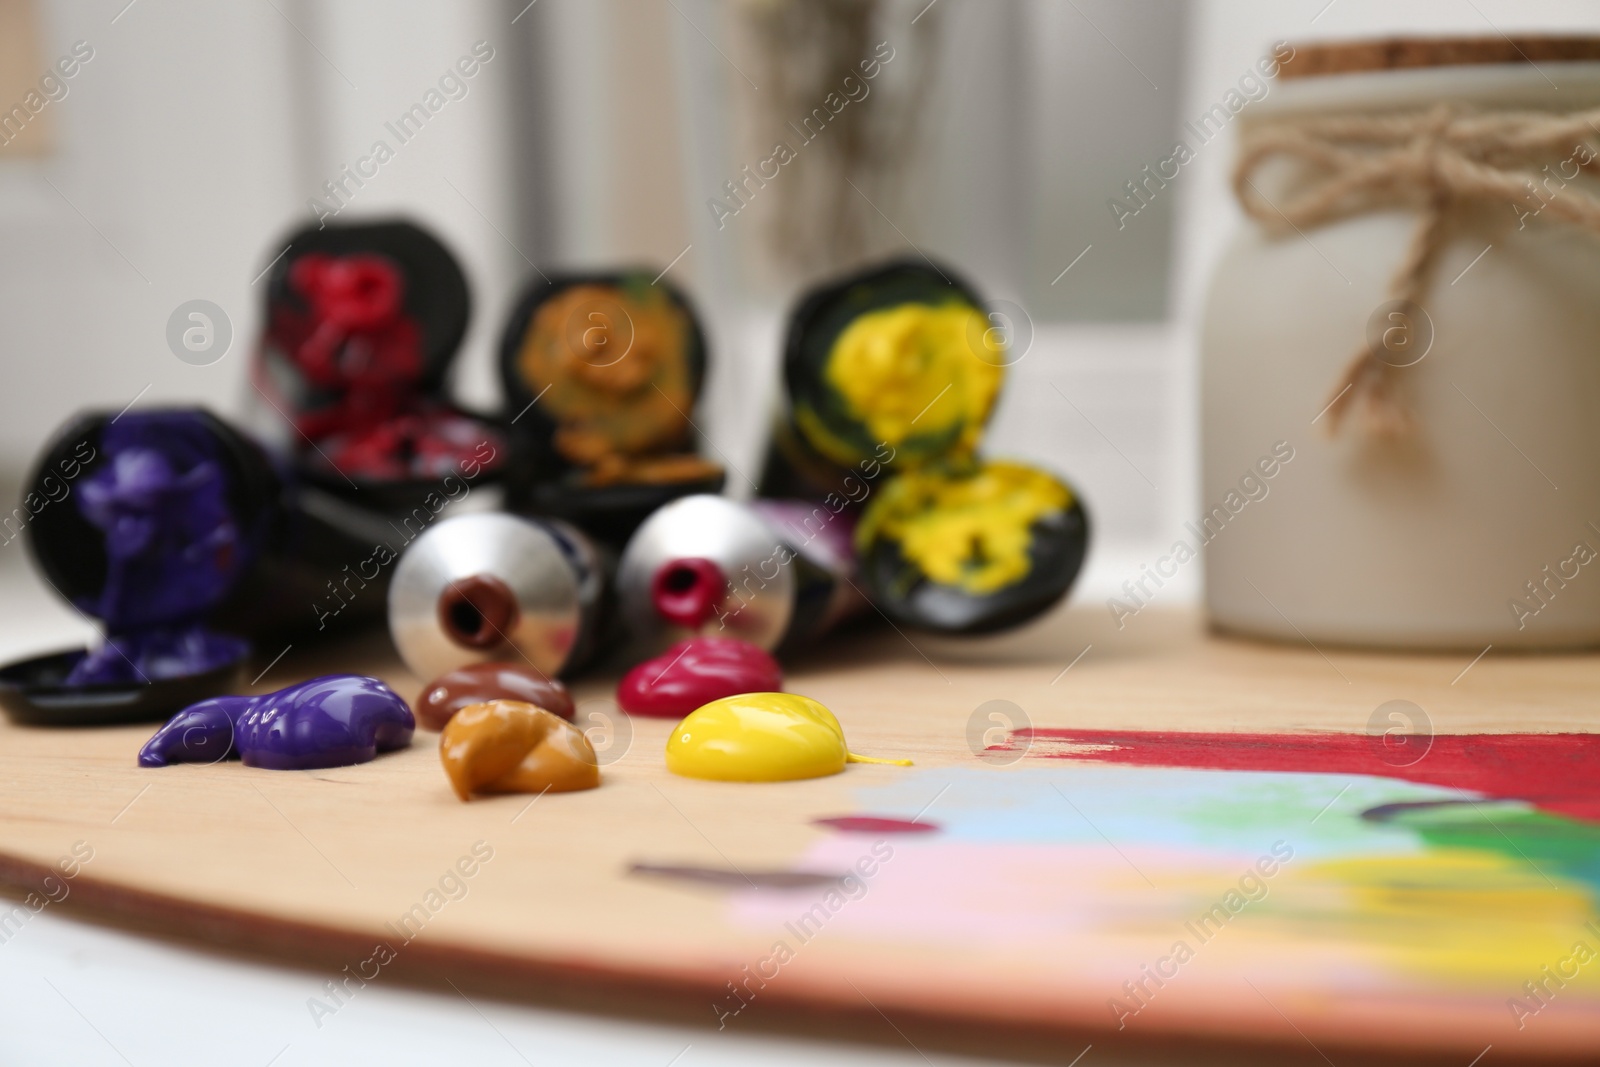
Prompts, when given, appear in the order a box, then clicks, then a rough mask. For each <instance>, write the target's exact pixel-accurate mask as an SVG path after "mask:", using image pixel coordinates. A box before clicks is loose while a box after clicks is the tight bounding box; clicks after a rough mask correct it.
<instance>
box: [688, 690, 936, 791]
mask: <svg viewBox="0 0 1600 1067" xmlns="http://www.w3.org/2000/svg"><path fill="white" fill-rule="evenodd" d="M846 763H892V764H894V765H895V766H899V767H909V766H910V765H911V761H910V760H886V759H873V758H871V757H868V756H857V755H856V754H855V753H853V752H851V751H849V750H848V749H847V748H846V747H845V740H844V729H843V728H842V727H841V726H840V725H839V720H838V719H836V718H834V717H833V712H831V711H829V710H828V709H827V708H825V707H823V706H822V705H821V704H818V703H817V702H816V701H815V700H812V699H810V698H809V697H803V696H797V695H796V694H794V693H743V694H741V695H739V696H732V697H723V698H722V699H721V700H713V701H712V702H711V703H709V704H705V705H702V706H701V707H700V708H698V709H696V710H695V711H693V712H691V713H690V714H689V715H688V716H687V717H685V718H684V720H683V721H682V722H680V723H678V727H677V729H675V730H673V731H672V736H671V737H669V738H668V739H667V769H668V770H669V771H671V772H672V773H673V774H681V775H683V776H684V777H686V778H709V779H712V780H714V781H719V782H787V781H793V780H795V779H798V778H821V777H823V776H825V775H829V774H838V773H839V772H840V771H842V770H844V766H845V764H846Z"/></svg>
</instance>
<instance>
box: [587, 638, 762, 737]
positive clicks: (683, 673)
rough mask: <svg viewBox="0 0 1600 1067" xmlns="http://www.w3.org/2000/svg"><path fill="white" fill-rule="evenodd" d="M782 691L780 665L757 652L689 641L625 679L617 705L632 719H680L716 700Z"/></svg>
mask: <svg viewBox="0 0 1600 1067" xmlns="http://www.w3.org/2000/svg"><path fill="white" fill-rule="evenodd" d="M782 688H783V672H782V671H781V670H779V668H778V661H777V660H775V659H773V658H772V657H771V656H769V655H767V653H766V652H764V651H762V650H761V648H759V647H758V646H756V645H753V644H751V643H750V642H748V641H739V640H736V639H735V638H732V637H691V638H690V639H689V640H687V641H680V642H678V643H677V644H676V645H673V646H672V647H671V648H669V649H667V650H666V651H665V652H663V653H662V654H661V655H659V656H657V657H656V658H655V659H647V660H645V661H644V662H643V663H641V664H639V665H638V666H637V667H635V668H633V669H632V670H631V671H629V672H628V673H627V674H624V675H623V676H622V681H621V682H619V683H618V684H617V703H618V704H620V705H622V710H623V711H626V712H627V713H628V714H629V715H655V716H662V717H666V718H674V719H680V718H682V717H683V716H685V715H687V714H689V713H690V712H691V711H693V710H694V709H696V708H698V707H700V706H701V705H702V704H709V703H710V702H711V701H713V700H721V699H722V698H723V697H731V696H738V695H739V694H740V693H775V692H778V691H779V690H781V689H782Z"/></svg>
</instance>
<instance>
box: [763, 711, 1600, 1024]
mask: <svg viewBox="0 0 1600 1067" xmlns="http://www.w3.org/2000/svg"><path fill="white" fill-rule="evenodd" d="M1024 743H1027V744H1028V746H1029V750H1028V758H1027V759H1025V760H1024V761H1023V762H1022V763H1020V764H1018V765H1015V766H1013V767H1010V768H1007V769H1003V770H1002V769H997V768H990V767H982V768H977V767H973V768H959V769H952V770H921V771H917V772H908V773H907V774H906V775H904V776H897V778H896V779H895V780H894V781H893V782H891V783H888V784H885V785H878V786H872V787H865V788H861V789H858V790H856V792H855V800H856V803H857V810H860V811H870V812H873V813H874V814H875V816H876V817H879V818H884V819H911V818H913V817H918V818H922V817H926V818H936V819H937V821H938V824H939V826H940V832H939V833H936V834H935V833H930V834H920V835H915V836H911V837H908V838H906V839H905V840H904V841H903V843H898V844H897V846H896V847H897V853H896V863H895V868H894V870H893V871H888V872H885V877H884V878H882V879H881V880H880V881H879V882H878V883H876V884H875V885H874V888H873V891H872V893H871V894H870V895H869V896H867V897H866V898H864V899H863V900H862V901H860V902H858V903H857V904H856V905H854V906H853V907H852V908H851V909H850V912H849V914H848V915H842V916H840V917H839V920H838V922H837V923H836V924H835V925H834V926H833V927H830V930H829V936H830V937H840V938H850V939H855V940H859V941H870V942H875V943H884V942H897V943H902V944H912V945H918V946H926V945H928V944H930V943H933V944H944V945H952V946H956V947H965V948H967V949H969V950H970V951H973V952H984V951H992V950H998V949H1001V948H1002V947H1004V946H1011V949H1008V950H1023V947H1024V946H1026V949H1025V950H1026V951H1028V952H1030V953H1040V954H1047V955H1045V956H1044V958H1055V959H1059V960H1061V961H1064V962H1063V966H1064V967H1067V968H1070V974H1069V977H1070V979H1071V980H1072V981H1075V982H1081V981H1082V980H1084V979H1086V978H1087V979H1088V980H1091V981H1094V982H1101V981H1103V982H1105V983H1106V988H1107V991H1108V993H1110V994H1111V995H1113V996H1120V995H1122V994H1120V993H1118V992H1117V990H1119V989H1121V988H1122V987H1123V986H1124V984H1125V983H1124V980H1125V979H1127V978H1129V977H1134V976H1138V975H1139V974H1141V973H1142V965H1143V964H1145V963H1148V962H1149V961H1150V960H1153V959H1157V958H1159V956H1160V954H1161V953H1166V952H1170V951H1171V949H1172V946H1173V945H1174V942H1175V941H1177V940H1184V941H1186V942H1188V943H1189V947H1190V948H1192V949H1193V951H1194V961H1193V962H1192V963H1186V964H1185V967H1184V974H1185V975H1186V976H1187V975H1189V974H1190V973H1191V971H1193V972H1194V973H1195V974H1196V975H1197V977H1194V978H1189V977H1185V978H1184V979H1183V981H1185V982H1197V983H1198V982H1204V983H1210V982H1229V981H1234V982H1239V983H1241V984H1242V982H1243V981H1244V980H1245V979H1248V980H1250V981H1251V982H1254V983H1263V982H1265V983H1270V984H1271V985H1272V986H1273V987H1274V988H1278V989H1283V990H1295V991H1298V992H1299V993H1302V994H1304V995H1307V996H1310V997H1327V996H1346V997H1355V998H1362V997H1367V998H1370V997H1375V996H1376V997H1382V998H1401V1000H1403V1001H1405V1002H1414V1003H1415V1004H1416V1005H1417V1006H1418V1008H1419V1010H1424V1009H1425V1007H1426V1005H1428V1004H1430V1003H1432V1004H1437V1003H1441V1002H1442V1001H1441V1000H1440V998H1446V999H1451V998H1454V999H1453V1002H1458V1003H1459V1002H1463V1000H1465V1001H1470V1002H1471V1003H1472V1004H1474V1005H1478V1004H1481V1005H1483V1006H1484V1007H1485V1008H1492V1009H1493V1010H1495V1011H1498V1012H1500V1013H1502V1014H1503V1015H1504V1016H1505V1020H1506V1025H1507V1026H1508V1027H1510V1026H1511V1025H1512V1023H1513V1022H1518V1023H1520V1022H1524V1021H1525V1019H1526V1013H1525V1012H1524V1013H1523V1014H1522V1015H1521V1016H1519V1015H1518V1013H1516V1012H1507V1010H1506V1008H1507V1005H1508V1004H1510V1003H1511V1002H1512V998H1520V999H1519V1000H1518V1002H1519V1003H1526V1004H1530V1005H1531V1004H1535V1003H1536V1002H1535V1001H1533V1000H1531V999H1529V998H1528V995H1527V991H1537V990H1539V989H1541V988H1545V987H1544V986H1540V984H1539V983H1541V982H1546V986H1548V981H1547V979H1545V978H1544V977H1542V976H1545V975H1548V974H1549V973H1550V971H1549V968H1550V967H1552V966H1553V965H1554V966H1558V965H1559V961H1561V960H1563V959H1571V958H1573V957H1572V953H1573V952H1574V946H1575V945H1576V944H1577V943H1579V942H1586V943H1588V944H1597V945H1600V934H1597V933H1596V931H1597V930H1600V908H1597V901H1600V780H1597V777H1600V776H1597V775H1596V771H1597V770H1600V739H1597V738H1596V737H1592V736H1589V735H1570V734H1567V735H1561V734H1556V735H1470V736H1448V735H1446V736H1439V737H1435V738H1433V739H1432V744H1431V746H1430V747H1429V748H1428V750H1427V751H1426V752H1423V753H1422V756H1421V758H1420V759H1416V760H1415V761H1414V762H1409V763H1407V765H1404V766H1400V765H1397V763H1398V762H1402V761H1403V760H1411V759H1412V758H1413V756H1414V755H1416V752H1414V751H1412V752H1401V753H1397V752H1396V751H1395V749H1393V748H1392V747H1391V748H1386V747H1384V745H1383V742H1382V741H1381V739H1371V738H1368V737H1365V736H1360V735H1354V736H1352V735H1311V734H1293V735H1255V734H1181V733H1150V734H1143V733H1136V732H1123V731H1078V730H1035V731H1031V732H1030V733H1029V734H1019V735H1018V736H1017V737H1014V738H1013V740H1012V742H1011V743H1010V744H1011V745H1012V746H1015V747H1019V748H1020V747H1022V745H1023V744H1024ZM1401 757H1403V760H1402V759H1401ZM935 798H937V799H936V800H935ZM930 801H935V802H934V803H933V804H932V805H931V809H930ZM924 813H925V815H924ZM1275 842H1284V843H1286V844H1287V846H1288V847H1290V848H1292V852H1293V858H1292V860H1290V861H1289V862H1286V863H1284V864H1282V866H1281V869H1280V870H1278V872H1277V873H1276V874H1275V875H1274V876H1273V877H1271V878H1270V879H1266V880H1263V884H1262V886H1261V888H1260V890H1259V895H1258V896H1256V897H1252V898H1251V899H1249V901H1248V903H1247V904H1244V905H1242V906H1241V907H1239V908H1237V909H1235V908H1232V907H1224V908H1223V911H1222V912H1220V913H1219V912H1218V910H1217V909H1218V907H1219V905H1225V904H1227V902H1229V901H1230V900H1232V899H1233V898H1232V897H1230V896H1229V891H1230V890H1231V889H1233V888H1234V887H1237V886H1238V885H1240V884H1241V882H1240V880H1241V876H1242V875H1243V874H1245V873H1246V872H1248V871H1249V870H1250V869H1251V866H1252V864H1255V863H1256V862H1257V861H1258V859H1259V857H1260V856H1261V855H1262V854H1263V853H1264V852H1265V851H1266V850H1267V849H1268V848H1270V847H1271V846H1273V844H1274V843H1275ZM854 847H855V845H854V844H852V842H851V840H850V835H848V834H837V833H835V834H831V835H828V836H826V837H823V838H821V839H819V840H818V841H817V842H816V843H815V844H814V845H813V846H811V848H810V849H809V850H808V851H807V852H806V853H805V855H804V857H803V859H802V860H801V862H802V863H803V864H804V865H805V866H808V867H814V868H817V869H828V868H829V867H830V866H837V865H838V864H839V863H840V862H844V861H845V860H846V859H847V858H848V856H849V855H850V854H851V849H852V848H854ZM1255 884H1256V883H1255V882H1252V883H1251V885H1252V886H1253V885H1255ZM732 906H733V908H734V912H735V915H736V916H737V917H738V918H739V920H740V921H741V922H744V923H757V922H759V923H767V922H770V921H772V920H773V919H774V918H776V917H777V916H780V915H782V914H784V908H785V907H786V906H791V905H790V904H789V903H787V902H784V901H779V900H774V899H771V898H770V897H766V898H764V897H763V895H758V894H753V893H740V894H736V896H735V899H734V900H733V902H732ZM1207 914H1225V915H1226V920H1225V923H1224V925H1223V928H1222V929H1221V930H1220V931H1219V932H1217V933H1215V935H1214V936H1210V937H1208V938H1207V940H1206V941H1205V942H1204V943H1202V942H1200V941H1198V940H1196V939H1195V938H1193V937H1191V936H1190V932H1191V931H1192V930H1193V929H1194V924H1195V922H1196V920H1197V919H1198V917H1200V916H1203V915H1207ZM1216 925H1217V924H1215V923H1214V924H1212V925H1211V926H1207V927H1206V929H1207V930H1208V931H1209V930H1211V929H1212V928H1213V927H1214V926H1216ZM1591 971H1592V972H1593V973H1590V972H1591ZM1563 973H1564V972H1563ZM1558 996H1559V1000H1556V1001H1552V1003H1556V1004H1558V1005H1559V1010H1560V1011H1562V1012H1566V1011H1569V1010H1574V1009H1575V1010H1578V1011H1581V1012H1584V1013H1587V1014H1600V967H1594V968H1586V969H1584V970H1583V971H1582V973H1580V974H1579V975H1577V976H1576V977H1575V978H1572V979H1571V980H1570V981H1568V982H1567V984H1566V985H1565V986H1564V987H1562V988H1561V989H1560V990H1559V993H1558ZM1547 999H1548V998H1547Z"/></svg>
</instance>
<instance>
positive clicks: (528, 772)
mask: <svg viewBox="0 0 1600 1067" xmlns="http://www.w3.org/2000/svg"><path fill="white" fill-rule="evenodd" d="M439 759H440V760H441V761H442V762H443V763H444V773H445V774H446V775H448V776H449V778H450V784H451V785H452V786H453V787H454V788H455V791H456V796H458V797H460V798H461V799H462V800H466V799H467V798H468V797H470V796H471V795H472V794H473V793H570V792H574V791H576V790H579V789H593V788H595V787H596V786H598V785H599V784H600V766H599V761H598V760H596V759H595V754H594V748H593V746H591V745H590V744H589V739H588V738H587V737H584V736H583V731H581V730H579V729H578V728H577V727H576V726H574V725H572V724H571V723H569V722H567V721H566V720H565V719H560V718H557V717H556V716H555V715H552V714H551V713H550V712H548V711H545V710H544V709H543V708H537V707H534V706H533V705H532V704H526V703H523V702H521V701H517V700H490V701H487V702H485V703H482V704H471V705H468V706H467V707H464V708H462V709H461V710H460V711H458V712H456V714H455V715H454V716H453V717H452V718H451V719H450V721H449V722H448V723H446V724H445V728H444V732H443V733H441V734H440V735H439Z"/></svg>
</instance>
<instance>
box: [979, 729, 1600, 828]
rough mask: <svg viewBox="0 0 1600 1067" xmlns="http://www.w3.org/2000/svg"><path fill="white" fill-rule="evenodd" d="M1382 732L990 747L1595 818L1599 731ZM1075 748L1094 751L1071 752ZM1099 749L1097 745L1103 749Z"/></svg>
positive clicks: (1022, 737) (1059, 739) (1051, 735)
mask: <svg viewBox="0 0 1600 1067" xmlns="http://www.w3.org/2000/svg"><path fill="white" fill-rule="evenodd" d="M1396 740H1397V739H1395V738H1392V737H1388V736H1386V735H1368V734H1333V733H1318V734H1312V733H1303V734H1247V733H1176V732H1168V731H1156V732H1150V733H1142V732H1137V731H1125V730H1060V729H1032V730H1017V731H1016V732H1014V733H1013V734H1012V735H1011V739H1010V740H1009V741H1008V742H1007V743H1006V744H1005V745H1001V746H994V747H995V749H996V750H1011V751H1015V750H1016V749H1017V748H1018V747H1021V746H1029V753H1030V755H1033V756H1039V757H1043V758H1045V759H1067V760H1084V761H1091V762H1096V763H1127V764H1135V765H1138V766H1144V767H1193V768H1197V769H1204V770H1225V771H1298V772H1303V773H1309V774H1368V775H1376V776H1378V777H1383V778H1400V779H1404V780H1405V781H1408V782H1419V783H1422V784H1425V785H1436V786H1444V787H1446V788H1450V789H1466V790H1471V791H1473V792H1477V793H1483V794H1485V795H1486V796H1488V797H1491V798H1494V799H1496V800H1525V801H1527V802H1529V803H1530V804H1533V805H1535V806H1536V807H1538V808H1540V809H1542V810H1544V811H1547V812H1551V813H1554V814H1559V815H1566V816H1570V817H1571V818H1575V819H1590V820H1595V821H1600V776H1597V775H1596V774H1595V770H1596V768H1597V767H1600V734H1438V735H1435V736H1432V737H1428V736H1426V735H1410V736H1407V737H1405V738H1404V739H1403V741H1404V743H1403V744H1400V743H1396ZM1080 746H1095V747H1094V748H1092V749H1090V750H1088V751H1082V750H1078V751H1074V749H1079V748H1080ZM1101 746H1104V747H1101Z"/></svg>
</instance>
